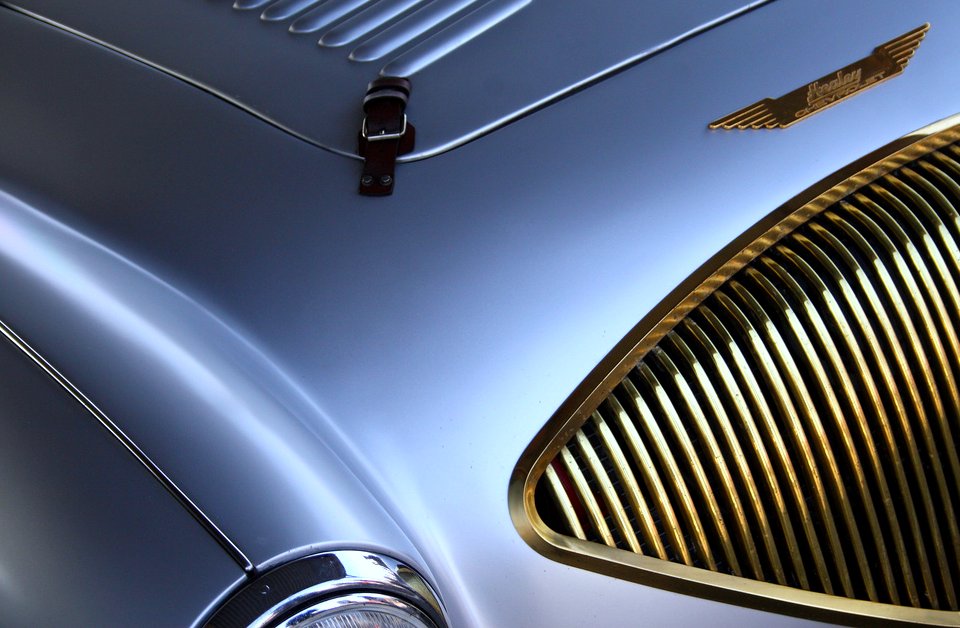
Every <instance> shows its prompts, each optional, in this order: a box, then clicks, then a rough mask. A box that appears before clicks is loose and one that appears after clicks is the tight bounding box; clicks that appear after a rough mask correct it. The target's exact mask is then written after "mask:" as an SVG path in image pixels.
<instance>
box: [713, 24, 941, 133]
mask: <svg viewBox="0 0 960 628" xmlns="http://www.w3.org/2000/svg"><path fill="white" fill-rule="evenodd" d="M929 29H930V25H929V24H924V25H923V26H920V27H919V28H915V29H913V30H912V31H910V32H909V33H905V34H903V35H901V36H899V37H897V38H896V39H892V40H890V41H888V42H887V43H885V44H882V45H880V46H877V47H876V48H874V49H873V54H871V55H870V56H869V57H864V58H863V59H860V60H859V61H856V62H854V63H851V64H850V65H848V66H847V67H845V68H842V69H840V70H837V71H836V72H833V73H831V74H828V75H826V76H824V77H822V78H818V79H817V80H815V81H814V82H812V83H809V84H807V85H804V86H803V87H801V88H799V89H795V90H793V91H792V92H790V93H789V94H784V95H783V96H781V97H780V98H764V99H763V100H761V101H760V102H757V103H754V104H752V105H750V106H749V107H744V108H743V109H740V110H739V111H734V112H733V113H731V114H730V115H727V116H724V117H722V118H720V119H719V120H714V121H713V122H711V123H710V128H711V129H773V128H781V129H783V128H786V127H788V126H790V125H791V124H795V123H797V122H799V121H800V120H803V119H804V118H806V117H807V116H812V115H813V114H815V113H817V112H818V111H822V110H824V109H826V108H827V107H830V106H833V105H835V104H837V103H838V102H840V101H841V100H845V99H847V98H850V97H851V96H853V95H854V94H857V93H859V92H861V91H863V90H865V89H867V88H868V87H873V86H874V85H876V84H877V83H880V82H881V81H885V80H887V79H889V78H893V77H894V76H896V75H898V74H900V73H901V72H903V69H904V68H905V67H907V63H908V62H909V61H910V58H911V57H912V56H913V53H915V52H916V51H917V47H919V46H920V42H921V41H923V38H924V36H926V34H927V30H929Z"/></svg>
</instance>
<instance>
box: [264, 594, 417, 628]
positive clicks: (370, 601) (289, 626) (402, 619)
mask: <svg viewBox="0 0 960 628" xmlns="http://www.w3.org/2000/svg"><path fill="white" fill-rule="evenodd" d="M435 626H436V624H434V623H433V622H432V621H430V618H429V617H427V616H426V615H425V614H424V613H423V612H421V611H420V609H418V608H417V607H416V606H413V605H411V604H408V603H406V602H404V601H403V600H400V599H397V598H395V597H391V596H389V595H382V594H380V593H356V594H353V595H344V596H342V597H337V598H334V599H332V600H326V601H324V602H320V603H319V604H314V605H313V606H311V607H310V608H307V609H304V610H302V611H300V612H298V613H296V614H295V615H294V616H293V617H291V618H289V619H287V620H286V621H284V622H283V623H282V624H280V626H279V627H278V628H368V627H369V628H434V627H435Z"/></svg>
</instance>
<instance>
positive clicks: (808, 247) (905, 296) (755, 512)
mask: <svg viewBox="0 0 960 628" xmlns="http://www.w3.org/2000/svg"><path fill="white" fill-rule="evenodd" d="M957 121H960V118H958V119H957V120H955V121H954V122H953V124H954V125H955V126H951V127H949V128H947V130H945V131H938V132H936V133H934V134H932V135H929V136H922V135H920V136H914V137H913V138H910V140H909V141H904V142H901V143H898V144H897V145H896V146H894V147H892V148H891V149H889V152H886V153H885V154H882V155H881V156H879V157H874V158H873V161H866V160H865V161H863V162H861V163H860V164H858V165H857V166H856V168H855V169H851V170H850V172H853V173H854V174H853V176H846V175H844V176H836V177H832V178H831V179H829V180H828V182H827V183H825V184H824V185H823V186H821V187H820V188H819V189H820V190H826V191H823V192H821V193H819V194H816V195H814V194H808V195H807V199H812V200H808V201H805V202H801V201H800V200H797V201H794V202H792V203H791V204H788V206H787V207H785V208H782V209H781V210H778V211H777V212H775V213H774V214H773V215H772V216H771V218H768V219H767V220H765V221H763V222H762V223H761V224H760V225H758V227H757V228H755V229H754V230H752V231H751V233H750V234H748V236H749V239H748V238H746V237H745V238H744V240H743V242H742V243H739V244H738V245H737V246H736V247H733V246H732V247H730V249H729V250H730V251H732V253H728V254H727V255H728V256H727V258H726V259H722V258H721V257H719V256H718V257H717V258H715V259H718V260H720V262H719V263H718V264H717V266H715V267H714V269H713V270H711V269H710V268H705V269H703V270H702V271H701V272H700V273H698V275H696V276H695V278H694V279H695V280H696V281H694V279H692V280H691V282H690V284H689V285H692V286H694V287H693V289H692V290H691V289H690V288H685V289H684V288H682V289H681V290H678V296H677V297H676V300H674V301H669V300H668V302H667V303H666V304H665V305H664V306H663V307H662V308H661V309H660V310H658V311H657V312H655V313H654V314H653V315H651V317H648V319H649V320H650V321H652V324H651V323H650V322H646V321H645V322H641V324H640V325H639V326H638V328H637V329H636V330H634V332H633V333H632V334H631V336H629V337H628V338H627V339H625V341H624V342H623V343H621V348H620V349H619V351H615V352H614V354H612V355H611V356H610V358H608V359H607V360H606V362H605V363H604V364H602V365H601V366H600V367H598V369H597V371H595V373H594V375H593V376H592V377H591V378H590V379H588V381H587V382H585V384H584V386H583V389H582V390H580V391H578V392H577V393H575V394H574V395H573V396H572V397H571V399H570V400H569V401H568V402H567V404H565V406H564V408H562V409H561V410H560V411H559V412H558V413H557V415H556V416H555V417H554V419H553V420H552V421H551V423H550V424H548V425H547V426H546V427H545V428H544V430H543V431H542V432H541V434H540V435H538V438H537V439H536V440H535V441H534V443H532V444H531V447H530V448H529V449H528V451H527V453H526V454H525V456H524V458H523V459H521V462H520V464H519V465H518V467H517V473H516V474H515V478H514V482H513V484H512V486H511V498H512V504H511V506H512V512H513V515H514V521H515V523H516V525H517V527H518V530H519V531H520V532H521V534H523V535H524V537H525V538H526V539H527V541H528V542H530V543H531V545H533V546H534V547H535V548H536V549H538V550H539V551H541V552H542V553H544V554H546V555H548V556H550V557H553V558H557V559H560V560H563V561H565V562H568V563H571V564H574V565H577V566H582V567H587V568H590V569H593V570H596V571H601V572H604V573H610V574H613V575H618V576H620V577H625V578H629V579H633V580H637V581H640V582H651V583H655V584H658V585H661V586H667V587H670V588H675V589H678V590H681V591H693V592H697V593H699V594H702V595H707V596H710V597H716V598H720V599H735V600H737V601H739V602H745V603H753V604H756V605H758V606H761V607H763V608H771V607H772V608H775V609H777V610H782V611H785V612H791V613H796V614H804V615H805V616H811V617H817V618H823V619H828V620H838V619H839V620H841V621H844V620H845V621H850V617H851V616H852V615H856V616H860V617H870V618H875V619H885V620H891V621H894V622H905V623H913V622H920V623H929V624H936V625H960V613H958V612H957V611H958V610H960V605H958V593H960V529H958V515H960V512H958V505H960V459H958V446H957V441H958V439H960V386H958V383H957V377H958V374H960V336H958V331H957V329H958V326H960V290H958V285H960V211H958V210H960V147H958V145H957V144H955V142H958V140H960V125H956V122H957ZM940 128H941V129H942V128H944V127H943V126H942V125H941V126H940ZM863 164H866V165H867V167H864V166H863ZM744 244H745V246H744ZM558 448H560V449H562V451H563V452H564V453H563V455H562V456H560V457H558V456H557V451H558ZM571 452H572V453H571ZM561 459H562V460H561ZM561 461H562V464H560V462H561ZM544 468H549V472H548V473H547V477H548V478H549V479H548V480H547V481H545V482H544V483H543V485H544V487H546V486H547V485H549V491H547V490H544V489H543V488H540V489H538V486H539V484H540V480H539V478H540V477H541V475H543V470H544ZM518 506H520V507H519V508H518ZM595 526H596V527H595ZM811 610H812V611H813V612H812V614H811V613H810V612H809V611H811ZM860 621H862V620H860Z"/></svg>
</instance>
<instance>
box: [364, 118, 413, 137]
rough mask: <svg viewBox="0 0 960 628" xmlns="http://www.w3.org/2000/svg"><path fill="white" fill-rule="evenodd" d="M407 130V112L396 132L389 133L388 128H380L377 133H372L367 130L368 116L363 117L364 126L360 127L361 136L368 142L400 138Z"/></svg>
mask: <svg viewBox="0 0 960 628" xmlns="http://www.w3.org/2000/svg"><path fill="white" fill-rule="evenodd" d="M406 132H407V114H403V124H402V125H401V126H400V130H399V131H397V132H396V133H388V132H387V129H380V130H379V131H378V132H377V133H374V134H373V135H370V132H369V131H367V118H366V117H364V118H363V126H362V127H361V128H360V136H361V137H362V138H363V139H365V140H367V141H368V142H380V141H383V140H398V139H400V138H401V137H403V134H404V133H406Z"/></svg>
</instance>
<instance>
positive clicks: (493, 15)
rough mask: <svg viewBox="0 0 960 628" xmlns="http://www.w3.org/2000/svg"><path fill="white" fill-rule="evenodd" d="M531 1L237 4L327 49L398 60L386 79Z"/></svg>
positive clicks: (249, 0) (415, 68) (279, 0)
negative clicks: (288, 22)
mask: <svg viewBox="0 0 960 628" xmlns="http://www.w3.org/2000/svg"><path fill="white" fill-rule="evenodd" d="M532 1H533V0H434V1H433V2H430V1H428V0H237V2H236V3H234V5H233V8H234V9H238V10H252V9H257V10H261V9H262V12H261V13H260V19H261V20H264V21H267V22H286V21H290V28H289V30H290V32H291V33H294V34H300V35H310V36H313V37H318V38H319V39H318V42H317V43H318V44H319V45H320V46H321V47H323V48H340V47H345V46H348V45H349V46H352V47H351V48H347V49H348V50H350V53H349V57H348V58H349V59H350V60H351V61H355V62H358V63H367V62H372V61H377V60H378V59H384V58H387V57H388V55H390V54H391V53H394V52H396V51H398V50H401V49H403V48H405V47H409V46H410V44H412V43H414V42H422V43H419V45H417V46H415V47H413V49H411V50H409V52H405V53H403V54H401V55H399V56H395V57H394V58H393V59H392V60H389V59H388V62H387V63H386V65H385V66H384V67H383V69H382V70H381V74H382V75H383V76H411V75H413V74H415V73H417V72H419V71H420V70H422V69H423V68H425V67H427V66H428V65H430V64H431V63H433V62H435V61H437V60H438V59H440V58H441V57H443V56H445V55H447V54H449V53H451V52H453V51H454V50H456V49H457V48H459V47H460V46H462V45H464V44H465V43H467V42H468V41H470V40H472V39H474V38H475V37H477V36H478V35H480V34H481V33H483V32H484V31H486V30H489V29H490V28H493V27H494V26H496V25H497V24H498V23H500V22H502V21H503V20H505V19H507V18H508V17H510V16H511V15H513V14H514V13H516V12H517V11H519V10H520V9H522V8H523V7H525V6H526V5H528V4H530V2H532Z"/></svg>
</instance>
